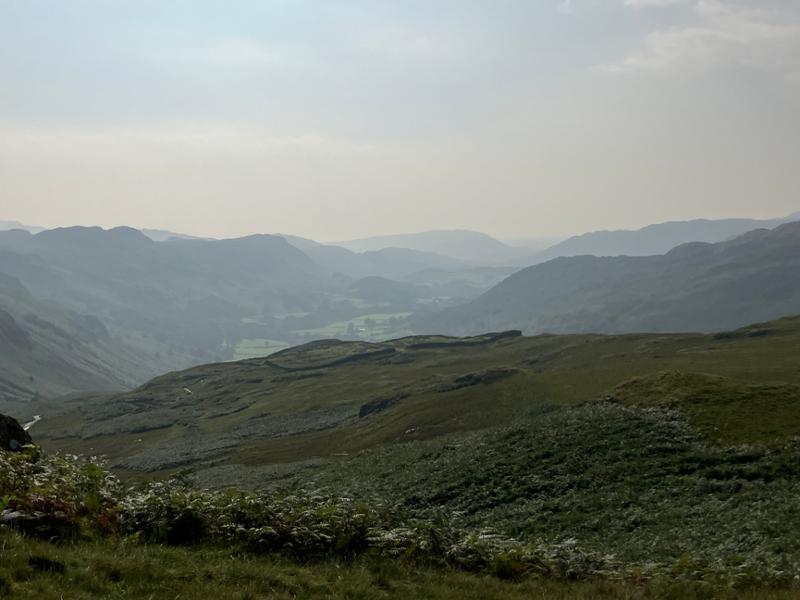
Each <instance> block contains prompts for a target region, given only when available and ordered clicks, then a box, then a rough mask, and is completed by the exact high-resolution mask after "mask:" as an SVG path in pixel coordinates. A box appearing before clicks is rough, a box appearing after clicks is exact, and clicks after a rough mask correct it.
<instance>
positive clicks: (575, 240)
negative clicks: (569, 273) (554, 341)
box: [527, 213, 800, 264]
mask: <svg viewBox="0 0 800 600" xmlns="http://www.w3.org/2000/svg"><path fill="white" fill-rule="evenodd" d="M798 220H800V213H797V214H795V215H790V216H788V217H784V218H782V219H766V220H758V219H719V220H709V219H696V220H693V221H672V222H668V223H658V224H656V225H648V226H647V227H643V228H642V229H637V230H617V231H592V232H589V233H584V234H582V235H577V236H574V237H571V238H569V239H567V240H564V241H563V242H559V243H558V244H556V245H554V246H551V247H549V248H547V249H545V250H543V251H541V252H539V253H538V254H535V255H533V256H531V257H529V258H528V259H527V260H528V261H529V262H528V264H536V263H542V262H547V261H548V260H552V259H554V258H559V257H562V256H566V257H569V256H583V255H591V256H651V255H655V254H665V253H667V252H669V251H670V250H671V249H672V248H675V247H676V246H680V245H682V244H688V243H690V242H707V243H712V244H713V243H717V242H722V241H725V240H728V239H730V238H733V237H736V236H739V235H742V234H743V233H746V232H748V231H752V230H754V229H772V228H774V227H777V226H779V225H783V224H785V223H790V222H792V221H798Z"/></svg>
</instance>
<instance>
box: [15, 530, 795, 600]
mask: <svg viewBox="0 0 800 600" xmlns="http://www.w3.org/2000/svg"><path fill="white" fill-rule="evenodd" d="M0 597H3V598H6V597H8V598H12V597H13V598H36V599H42V600H49V599H51V598H52V599H61V598H63V599H64V600H81V599H88V598H107V599H113V598H148V599H151V600H161V599H164V600H167V599H169V600H175V599H176V598H181V599H205V598H209V599H211V598H226V599H228V600H239V599H241V600H245V599H252V600H255V599H260V598H270V599H276V600H278V599H287V600H288V599H290V598H292V599H293V598H304V599H311V600H313V599H317V598H319V599H323V598H325V599H332V598H336V599H340V598H341V599H353V600H357V599H358V600H372V599H375V600H378V599H389V598H404V599H409V598H426V599H429V600H440V599H441V600H445V599H456V598H457V599H467V600H468V599H475V600H478V599H481V600H483V599H493V598H497V599H501V598H502V599H504V600H505V599H507V600H514V599H516V598H520V599H522V598H525V599H532V598H541V599H550V598H552V599H568V598H569V599H572V598H575V599H584V598H585V599H587V600H588V599H594V598H625V599H631V600H633V599H639V598H641V599H647V598H653V599H656V598H658V599H661V598H663V599H675V600H679V599H683V598H686V599H695V598H743V599H752V600H756V599H762V598H763V599H765V600H771V599H776V600H777V599H784V598H785V599H787V600H788V599H789V598H796V597H797V595H796V592H791V591H780V590H759V589H751V590H728V589H721V588H714V587H711V586H709V585H708V584H704V583H699V582H681V581H674V580H670V581H668V580H655V581H650V582H647V583H645V584H636V583H634V582H580V583H579V582H559V581H550V580H546V579H536V578H527V579H525V580H524V581H522V582H519V583H513V582H507V581H501V580H499V579H497V578H494V577H490V576H480V575H471V574H467V573H463V572H459V571H455V570H450V569H434V568H425V567H419V566H412V565H409V564H406V563H404V562H402V561H388V560H386V559H369V558H363V559H360V560H358V561H356V562H354V563H347V564H346V563H343V562H338V561H325V562H317V563H310V564H299V563H295V562H291V561H288V560H284V559H278V558H274V557H269V556H266V557H264V556H252V555H248V554H243V553H238V552H235V551H231V550H226V549H213V548H175V547H166V546H161V545H154V544H142V543H138V542H133V541H130V540H128V541H120V540H101V541H92V542H83V543H75V544H64V545H53V544H50V543H47V542H40V541H34V540H31V539H27V538H24V537H22V536H20V535H18V534H16V533H12V532H8V531H3V530H0Z"/></svg>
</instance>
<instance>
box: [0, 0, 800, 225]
mask: <svg viewBox="0 0 800 600" xmlns="http://www.w3.org/2000/svg"><path fill="white" fill-rule="evenodd" d="M799 191H800V2H798V0H571V1H569V0H482V1H473V0H405V1H403V0H397V1H389V0H384V1H381V0H342V1H337V0H316V1H315V0H220V1H212V0H130V1H128V0H0V219H17V220H22V221H25V222H28V223H32V224H41V225H45V226H56V225H66V224H99V225H103V226H112V225H118V224H129V225H133V226H138V227H160V228H169V229H173V230H178V231H183V232H188V233H195V234H203V235H239V234H245V233H252V232H277V231H281V232H287V233H297V234H301V235H307V236H311V237H314V238H318V239H323V240H332V239H342V238H349V237H356V236H362V235H368V234H379V233H392V232H402V231H413V230H422V229H432V228H471V229H480V230H484V231H487V232H489V233H492V234H495V235H498V236H509V237H510V236H513V237H520V236H537V235H544V236H551V235H559V234H565V233H573V232H576V233H577V232H582V231H585V230H590V229H600V228H609V227H622V226H625V227H629V226H640V225H644V224H647V223H651V222H655V221H663V220H668V219H678V218H692V217H721V216H753V217H769V216H779V215H783V214H787V213H790V212H794V211H798V210H800V193H798V192H799Z"/></svg>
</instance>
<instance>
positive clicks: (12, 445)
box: [0, 415, 32, 452]
mask: <svg viewBox="0 0 800 600" xmlns="http://www.w3.org/2000/svg"><path fill="white" fill-rule="evenodd" d="M31 443H32V440H31V436H30V435H28V432H27V431H25V430H24V429H23V428H22V425H20V424H19V423H18V422H17V420H16V419H13V418H11V417H7V416H5V415H0V450H10V451H12V452H18V451H19V450H22V447H23V446H25V445H26V444H31Z"/></svg>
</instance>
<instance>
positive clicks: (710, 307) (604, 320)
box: [415, 223, 800, 334]
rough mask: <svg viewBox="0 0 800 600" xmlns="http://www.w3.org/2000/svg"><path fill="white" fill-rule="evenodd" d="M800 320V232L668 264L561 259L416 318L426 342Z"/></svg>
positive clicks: (700, 246) (700, 249) (762, 235)
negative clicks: (493, 334)
mask: <svg viewBox="0 0 800 600" xmlns="http://www.w3.org/2000/svg"><path fill="white" fill-rule="evenodd" d="M797 313H800V223H789V224H786V225H782V226H780V227H777V228H776V229H774V230H767V229H759V230H755V231H752V232H749V233H747V234H745V235H743V236H740V237H737V238H735V239H733V240H730V241H726V242H720V243H717V244H707V243H699V242H695V243H690V244H685V245H682V246H678V247H677V248H675V249H673V250H671V251H670V252H668V253H667V254H665V255H658V256H646V257H628V256H620V257H607V258H598V257H593V256H578V257H572V258H558V259H554V260H551V261H549V262H546V263H543V264H539V265H535V266H532V267H529V268H527V269H524V270H522V271H520V272H518V273H515V274H514V275H512V276H511V277H509V278H508V279H506V280H505V281H503V282H502V283H500V284H499V285H497V286H495V287H494V288H492V289H491V290H489V291H488V292H486V293H485V294H483V295H482V296H480V297H479V298H477V299H476V300H474V301H472V302H470V303H469V304H466V305H464V306H461V307H456V308H452V309H448V310H445V311H444V312H442V313H439V314H436V315H434V316H432V317H422V318H420V319H419V320H418V321H417V323H416V325H415V327H416V329H417V330H420V331H426V332H442V333H454V334H467V333H470V332H477V331H491V330H499V329H510V328H518V329H522V330H524V331H525V332H528V333H535V332H555V333H560V332H634V331H655V332H668V331H716V330H722V329H728V328H734V327H738V326H741V325H744V324H747V323H752V322H758V321H764V320H768V319H772V318H776V317H780V316H783V315H790V314H797Z"/></svg>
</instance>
